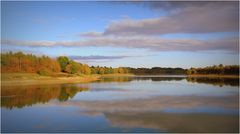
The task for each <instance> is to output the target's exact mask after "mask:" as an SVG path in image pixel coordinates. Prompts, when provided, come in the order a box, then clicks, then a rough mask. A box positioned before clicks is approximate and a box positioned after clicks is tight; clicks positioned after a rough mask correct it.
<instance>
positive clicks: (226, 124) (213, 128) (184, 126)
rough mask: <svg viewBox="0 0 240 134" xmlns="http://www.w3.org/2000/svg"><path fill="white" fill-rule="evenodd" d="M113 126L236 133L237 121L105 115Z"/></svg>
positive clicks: (192, 116) (209, 117)
mask: <svg viewBox="0 0 240 134" xmlns="http://www.w3.org/2000/svg"><path fill="white" fill-rule="evenodd" d="M106 117H107V118H108V119H109V120H110V122H111V123H112V125H113V126H118V127H119V126H121V127H124V128H131V127H143V128H154V129H160V130H163V131H166V132H178V133H179V132H202V133H203V132H208V133H211V132H213V133H220V132H221V133H223V132H238V125H239V124H238V119H237V118H236V117H235V116H230V115H218V114H216V115H213V114H201V113H200V114H199V113H198V114H195V113H194V114H177V113H161V112H160V113H159V112H138V113H124V112H116V113H107V114H106Z"/></svg>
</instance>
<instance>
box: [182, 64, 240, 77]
mask: <svg viewBox="0 0 240 134" xmlns="http://www.w3.org/2000/svg"><path fill="white" fill-rule="evenodd" d="M187 74H188V75H194V74H217V75H239V65H228V66H224V65H222V64H220V65H218V66H216V65H214V66H208V67H204V68H190V69H188V70H187Z"/></svg>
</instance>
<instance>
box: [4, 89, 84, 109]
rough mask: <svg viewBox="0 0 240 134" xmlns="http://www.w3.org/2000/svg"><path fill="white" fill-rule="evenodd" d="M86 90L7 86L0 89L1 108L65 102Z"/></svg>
mask: <svg viewBox="0 0 240 134" xmlns="http://www.w3.org/2000/svg"><path fill="white" fill-rule="evenodd" d="M86 90H88V88H87V87H79V86H76V85H42V86H40V85H29V86H8V87H2V89H1V106H2V107H6V108H9V109H12V108H14V107H17V108H22V107H25V106H31V105H33V104H37V103H47V102H49V101H50V100H52V99H57V100H59V101H66V100H68V99H70V98H73V97H74V96H75V95H76V94H77V93H78V92H82V91H86Z"/></svg>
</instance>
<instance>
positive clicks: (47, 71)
mask: <svg viewBox="0 0 240 134" xmlns="http://www.w3.org/2000/svg"><path fill="white" fill-rule="evenodd" d="M1 72H2V73H38V74H39V75H51V74H54V73H60V72H63V73H67V74H77V75H81V74H84V75H89V74H128V73H131V74H135V75H161V74H163V75H167V74H168V75H185V74H187V75H196V74H217V75H239V65H226V66H224V65H222V64H220V65H214V66H208V67H204V68H190V69H183V68H162V67H153V68H130V67H118V68H112V67H105V66H104V67H100V66H91V67H90V66H89V65H87V64H83V63H79V62H75V61H73V60H71V59H69V58H68V57H66V56H59V57H57V58H56V59H53V58H50V57H48V56H45V55H43V56H35V55H33V54H24V53H23V52H16V53H13V52H6V53H1Z"/></svg>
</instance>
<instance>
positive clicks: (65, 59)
mask: <svg viewBox="0 0 240 134" xmlns="http://www.w3.org/2000/svg"><path fill="white" fill-rule="evenodd" d="M57 61H58V63H59V64H60V67H61V71H62V72H63V71H65V69H66V67H67V65H68V64H69V62H70V60H69V59H68V57H66V56H60V57H58V58H57Z"/></svg>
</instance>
